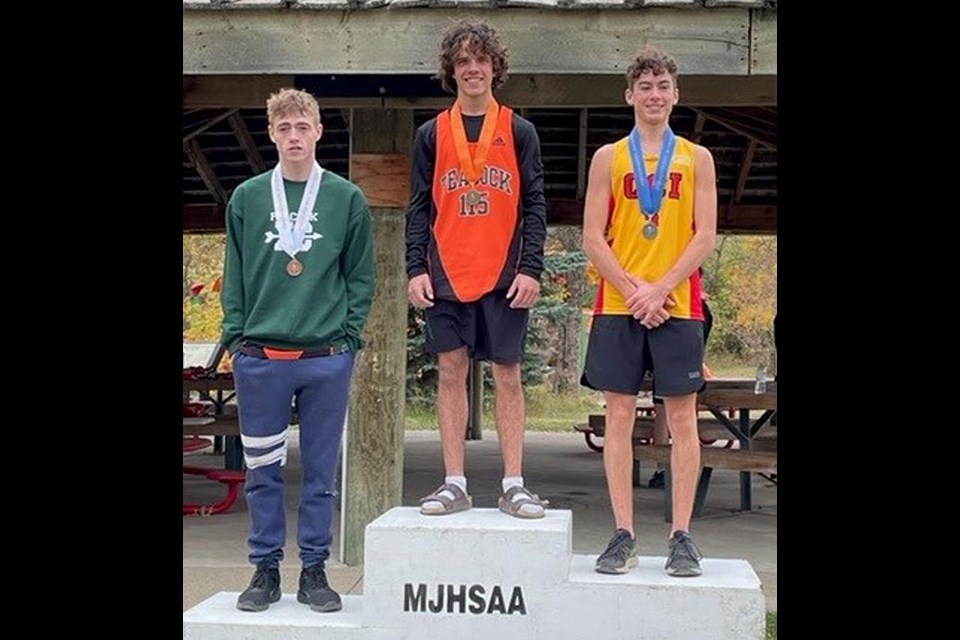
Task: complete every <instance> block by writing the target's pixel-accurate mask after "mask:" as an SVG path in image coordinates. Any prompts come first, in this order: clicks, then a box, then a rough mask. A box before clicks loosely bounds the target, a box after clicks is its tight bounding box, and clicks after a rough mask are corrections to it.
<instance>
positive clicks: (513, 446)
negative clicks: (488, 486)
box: [491, 362, 526, 477]
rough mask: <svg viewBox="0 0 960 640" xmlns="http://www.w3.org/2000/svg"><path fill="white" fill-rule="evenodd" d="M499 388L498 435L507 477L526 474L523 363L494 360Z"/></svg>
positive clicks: (497, 392) (496, 386)
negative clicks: (524, 470) (524, 459)
mask: <svg viewBox="0 0 960 640" xmlns="http://www.w3.org/2000/svg"><path fill="white" fill-rule="evenodd" d="M491 369H492V370H493V384H494V388H495V389H496V394H497V395H496V419H497V435H498V436H499V438H500V455H502V456H503V475H504V476H505V477H511V476H520V475H523V431H524V420H525V419H526V413H525V406H524V401H523V387H522V385H521V384H520V363H519V362H518V363H514V364H497V363H495V362H494V363H492V365H491Z"/></svg>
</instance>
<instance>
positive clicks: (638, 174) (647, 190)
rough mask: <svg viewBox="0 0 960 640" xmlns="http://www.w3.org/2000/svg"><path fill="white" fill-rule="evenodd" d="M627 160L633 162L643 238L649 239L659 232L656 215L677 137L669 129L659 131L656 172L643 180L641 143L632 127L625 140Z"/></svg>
mask: <svg viewBox="0 0 960 640" xmlns="http://www.w3.org/2000/svg"><path fill="white" fill-rule="evenodd" d="M629 146H630V161H631V162H632V163H633V178H634V182H635V183H636V185H637V200H638V202H639V204H640V213H642V214H643V217H644V218H645V219H646V221H647V222H646V224H645V225H643V237H644V238H646V239H648V240H653V239H654V238H656V237H657V233H658V231H659V229H658V226H657V222H655V218H656V215H657V214H658V213H659V212H660V204H661V202H662V201H663V193H664V187H665V186H666V184H667V172H668V170H669V169H670V161H671V160H672V159H673V150H674V149H675V148H676V146H677V137H676V136H675V135H674V134H673V129H671V128H670V127H669V126H668V127H667V129H666V131H664V132H663V142H662V143H661V144H660V155H659V156H658V157H657V170H656V173H654V174H653V180H652V181H650V180H649V179H648V178H647V167H646V163H645V162H644V158H643V140H642V139H641V138H640V129H639V128H637V127H634V128H633V131H631V132H630V137H629Z"/></svg>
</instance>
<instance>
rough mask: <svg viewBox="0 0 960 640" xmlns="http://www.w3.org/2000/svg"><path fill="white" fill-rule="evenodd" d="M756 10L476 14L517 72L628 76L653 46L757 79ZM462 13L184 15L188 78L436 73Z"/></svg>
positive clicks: (697, 67) (704, 70)
mask: <svg viewBox="0 0 960 640" xmlns="http://www.w3.org/2000/svg"><path fill="white" fill-rule="evenodd" d="M750 11H751V10H750V9H746V8H723V9H711V10H709V11H703V10H701V11H690V10H684V9H667V8H659V7H652V8H647V7H640V8H633V9H631V10H630V11H629V12H626V11H605V10H600V9H585V10H579V11H557V10H551V9H548V10H540V9H534V8H522V7H518V8H511V10H510V11H509V19H507V18H505V16H504V12H503V10H502V9H497V8H493V7H490V8H487V7H484V8H481V7H474V8H472V9H471V12H472V13H474V14H475V15H477V16H479V17H486V18H488V19H490V20H491V21H492V22H493V23H494V24H496V26H497V31H498V32H499V33H500V36H501V38H502V39H503V41H504V43H505V44H506V45H507V46H508V47H509V48H510V60H511V65H512V70H513V71H514V72H515V73H548V74H550V73H576V74H596V73H599V74H606V73H613V72H619V73H623V72H625V71H626V68H627V66H629V63H630V56H631V54H632V53H633V51H634V50H635V49H638V48H639V47H640V46H641V45H643V44H647V43H648V44H652V45H654V46H656V47H658V48H662V49H664V50H666V51H669V52H670V53H671V54H672V55H673V56H674V57H676V58H677V61H678V63H679V65H680V68H681V69H683V71H684V73H688V74H710V75H739V76H746V75H749V74H750V68H749V59H750V52H751V44H752V43H751V41H750V26H751V13H750ZM461 15H462V9H460V8H456V7H450V8H439V7H432V8H431V9H430V10H429V11H424V10H423V9H421V8H391V9H390V10H389V11H290V10H283V9H279V10H267V9H263V10H258V11H184V12H183V73H184V74H208V73H221V74H293V73H309V72H312V71H314V70H316V69H317V68H318V61H322V68H323V69H324V72H325V73H330V74H337V75H342V74H350V73H391V74H394V73H432V72H433V71H434V70H435V68H436V56H437V44H438V38H439V34H441V33H443V31H444V30H445V29H446V28H447V26H448V25H449V24H450V21H451V19H453V18H457V17H460V16H461ZM318 34H319V37H318ZM560 42H562V43H563V46H557V43H560ZM768 73H770V74H771V75H773V74H775V73H776V71H775V69H774V70H772V71H768Z"/></svg>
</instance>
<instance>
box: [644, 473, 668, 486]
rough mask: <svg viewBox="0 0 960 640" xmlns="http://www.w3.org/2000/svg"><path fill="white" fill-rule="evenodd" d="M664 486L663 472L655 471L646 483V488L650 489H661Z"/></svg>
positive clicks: (664, 477)
mask: <svg viewBox="0 0 960 640" xmlns="http://www.w3.org/2000/svg"><path fill="white" fill-rule="evenodd" d="M665 484H666V476H664V475H663V471H656V472H654V474H653V475H652V476H651V477H650V482H648V483H647V486H648V487H650V488H651V489H663V485H665Z"/></svg>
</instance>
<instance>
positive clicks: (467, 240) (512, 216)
mask: <svg viewBox="0 0 960 640" xmlns="http://www.w3.org/2000/svg"><path fill="white" fill-rule="evenodd" d="M476 148H477V143H475V142H472V143H469V149H470V153H471V156H472V155H473V154H475V153H476ZM521 187H522V185H521V184H520V172H519V168H518V166H517V156H516V150H515V149H514V140H513V111H512V110H511V109H509V108H508V107H504V106H501V107H500V112H499V114H498V116H497V123H496V129H495V130H494V133H493V141H492V143H491V145H490V151H489V152H488V154H487V158H486V161H485V162H484V165H483V170H482V173H481V176H480V179H479V181H478V184H477V185H475V186H474V185H471V184H470V181H469V180H468V179H467V177H466V175H465V174H464V171H463V168H461V166H460V161H459V159H458V158H457V151H456V148H455V147H454V142H453V133H452V128H451V124H450V111H449V110H447V111H443V112H442V113H440V114H439V115H438V116H437V157H436V164H435V166H434V178H433V202H434V206H435V207H436V210H437V217H436V220H435V222H434V225H433V235H434V238H435V240H436V247H437V255H438V256H439V260H440V263H441V264H440V265H433V266H432V269H431V271H435V270H437V266H439V267H440V271H442V273H443V274H444V275H445V276H446V279H447V280H448V282H449V283H450V286H451V288H452V289H453V292H454V294H455V295H456V297H457V300H460V301H461V302H473V301H475V300H478V299H480V298H481V297H483V296H484V295H485V294H487V293H490V292H491V291H493V290H494V289H495V288H496V286H497V283H498V282H499V281H503V280H504V278H503V277H502V276H503V275H504V272H505V271H506V270H508V269H509V271H510V273H511V274H512V273H513V271H514V270H515V269H516V262H517V260H518V258H519V255H518V253H517V251H516V248H517V247H516V246H511V245H516V243H514V242H513V240H514V238H515V236H516V233H517V225H518V224H519V222H520V218H519V204H520V190H521ZM471 192H476V193H471ZM511 249H513V250H511ZM511 279H512V278H511ZM506 281H507V282H509V280H506Z"/></svg>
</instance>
